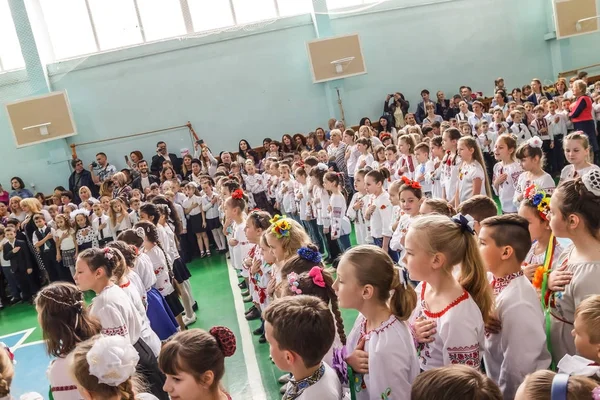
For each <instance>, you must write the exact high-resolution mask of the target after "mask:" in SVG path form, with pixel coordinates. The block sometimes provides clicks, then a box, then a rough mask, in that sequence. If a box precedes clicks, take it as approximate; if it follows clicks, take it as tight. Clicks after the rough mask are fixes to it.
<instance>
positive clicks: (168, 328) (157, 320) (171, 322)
mask: <svg viewBox="0 0 600 400" xmlns="http://www.w3.org/2000/svg"><path fill="white" fill-rule="evenodd" d="M147 299H148V309H147V310H146V315H147V316H148V319H149V320H150V327H151V328H152V330H153V331H154V332H155V333H156V335H157V336H158V337H159V338H160V340H163V341H164V340H167V339H168V338H170V337H171V336H173V335H174V334H176V333H177V330H178V329H179V324H178V323H177V320H176V319H175V316H174V315H173V313H172V312H171V309H170V308H169V305H168V304H167V302H166V301H165V299H164V297H162V295H161V294H160V292H159V291H158V290H156V289H155V288H152V289H150V290H149V291H148V293H147Z"/></svg>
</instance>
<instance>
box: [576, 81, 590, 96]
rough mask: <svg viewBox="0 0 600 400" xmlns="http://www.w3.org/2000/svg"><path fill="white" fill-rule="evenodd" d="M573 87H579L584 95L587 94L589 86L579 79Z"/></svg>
mask: <svg viewBox="0 0 600 400" xmlns="http://www.w3.org/2000/svg"><path fill="white" fill-rule="evenodd" d="M573 87H578V88H579V90H581V92H582V93H583V94H585V92H586V91H587V84H586V83H585V82H584V81H583V80H581V79H578V80H576V81H575V82H573Z"/></svg>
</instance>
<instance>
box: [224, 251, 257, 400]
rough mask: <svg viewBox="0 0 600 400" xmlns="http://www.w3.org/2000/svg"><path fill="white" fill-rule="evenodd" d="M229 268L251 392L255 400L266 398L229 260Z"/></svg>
mask: <svg viewBox="0 0 600 400" xmlns="http://www.w3.org/2000/svg"><path fill="white" fill-rule="evenodd" d="M227 269H228V271H229V283H230V285H231V292H232V293H233V303H234V304H235V314H236V316H237V320H238V325H239V327H240V336H241V339H242V350H243V352H244V361H245V363H246V371H247V373H248V383H249V384H250V393H251V394H252V399H253V400H266V399H267V395H266V393H265V388H264V386H263V384H262V377H261V376H260V369H259V368H258V360H257V359H256V352H255V351H254V343H252V334H251V333H250V325H248V321H246V318H244V314H245V312H246V309H245V308H244V301H243V299H242V295H241V293H240V291H239V290H238V286H237V285H238V282H239V281H238V278H237V274H236V272H235V270H234V268H233V267H232V266H231V263H230V262H229V260H227Z"/></svg>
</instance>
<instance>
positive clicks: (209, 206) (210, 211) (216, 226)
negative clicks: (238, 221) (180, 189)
mask: <svg viewBox="0 0 600 400" xmlns="http://www.w3.org/2000/svg"><path fill="white" fill-rule="evenodd" d="M202 191H203V192H204V196H202V200H201V201H202V213H203V214H204V221H205V223H206V226H205V227H204V229H205V231H204V232H203V234H202V240H203V241H204V245H205V248H206V256H207V257H210V250H209V247H208V240H204V237H205V236H206V237H207V239H208V236H207V233H206V232H208V231H211V232H212V235H213V238H214V239H215V244H216V245H217V249H219V251H220V252H224V251H225V250H226V246H225V236H224V235H223V230H222V229H221V221H220V220H219V204H218V202H219V196H218V195H217V193H216V192H215V191H214V190H213V182H212V179H206V180H204V181H202ZM244 211H245V209H244Z"/></svg>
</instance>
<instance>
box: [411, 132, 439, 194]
mask: <svg viewBox="0 0 600 400" xmlns="http://www.w3.org/2000/svg"><path fill="white" fill-rule="evenodd" d="M429 153H430V150H429V145H428V144H427V143H419V144H418V145H417V146H416V147H415V157H416V159H417V162H418V163H419V165H417V168H416V171H415V179H414V180H415V181H417V182H419V184H420V185H421V189H422V190H423V195H424V196H425V197H431V196H432V194H431V190H432V181H431V180H430V179H427V176H431V174H432V173H433V172H434V169H435V163H434V162H433V161H432V160H430V159H429Z"/></svg>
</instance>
